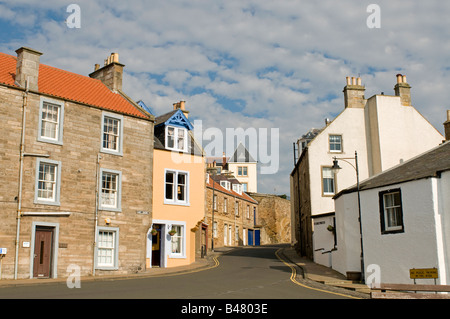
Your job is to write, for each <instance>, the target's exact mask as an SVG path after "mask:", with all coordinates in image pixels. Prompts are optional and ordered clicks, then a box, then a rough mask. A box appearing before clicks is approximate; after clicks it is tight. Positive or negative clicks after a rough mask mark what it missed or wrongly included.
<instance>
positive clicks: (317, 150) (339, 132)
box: [291, 75, 444, 267]
mask: <svg viewBox="0 0 450 319" xmlns="http://www.w3.org/2000/svg"><path fill="white" fill-rule="evenodd" d="M364 91H365V87H364V86H363V85H361V79H360V78H352V79H350V78H347V85H346V86H345V88H344V102H345V108H344V110H343V111H342V112H341V113H340V114H339V115H338V116H337V117H336V118H335V119H334V120H332V121H329V120H327V121H326V126H325V127H324V128H323V129H322V130H321V131H320V132H319V133H318V134H316V136H315V137H314V138H313V139H312V140H311V141H309V142H308V143H307V145H306V147H304V148H303V149H302V151H301V153H300V156H299V160H298V161H297V163H296V166H295V168H294V170H293V172H292V173H291V183H292V184H293V186H291V201H292V205H291V207H292V215H293V216H292V221H293V224H294V226H293V227H294V230H295V231H294V233H295V234H296V235H295V236H296V241H297V242H294V244H296V245H297V247H299V249H298V250H299V251H300V254H301V255H305V256H307V257H309V258H312V259H313V260H314V261H315V262H317V263H319V264H322V265H325V266H329V267H331V266H332V265H333V263H334V261H333V258H332V251H333V250H334V249H335V246H336V240H337V238H336V236H335V235H334V232H333V231H332V228H333V227H335V224H334V220H335V217H334V211H335V203H334V200H333V196H334V195H336V194H337V193H338V192H339V191H340V190H343V189H346V188H348V187H350V186H352V185H355V184H356V170H355V166H356V163H355V159H354V158H355V152H357V157H358V170H359V178H360V180H364V179H366V178H368V177H370V176H373V175H375V174H378V173H380V172H382V171H384V170H386V169H389V168H391V167H393V166H395V165H397V164H399V163H402V162H403V161H406V160H408V159H410V158H412V157H414V156H416V155H418V154H421V153H423V152H425V151H427V150H429V149H431V148H433V147H435V146H437V145H439V144H440V143H441V142H442V140H443V139H444V138H443V136H442V135H441V134H440V133H439V131H438V130H436V129H435V128H434V127H433V126H432V125H431V124H430V123H429V122H428V121H427V120H426V119H425V118H424V117H423V116H422V115H421V114H420V113H419V112H418V111H417V110H416V109H415V108H414V107H413V106H412V105H411V95H410V86H409V85H408V83H406V78H405V77H404V76H402V75H398V76H397V84H396V85H395V87H394V91H395V95H384V94H379V95H378V94H377V95H374V96H372V97H370V98H369V99H365V97H364ZM334 157H337V158H338V159H339V165H340V167H341V168H342V169H341V170H340V172H339V174H338V175H335V174H334V173H333V172H332V170H331V166H332V165H333V159H334ZM329 226H331V227H329ZM337 241H338V240H337ZM337 244H339V242H338V243H337Z"/></svg>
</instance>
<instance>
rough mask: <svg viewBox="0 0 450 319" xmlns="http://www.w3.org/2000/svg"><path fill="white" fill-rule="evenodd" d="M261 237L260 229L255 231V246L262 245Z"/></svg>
mask: <svg viewBox="0 0 450 319" xmlns="http://www.w3.org/2000/svg"><path fill="white" fill-rule="evenodd" d="M259 235H260V230H259V229H255V246H259V245H261V241H260V238H259Z"/></svg>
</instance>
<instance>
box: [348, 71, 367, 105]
mask: <svg viewBox="0 0 450 319" xmlns="http://www.w3.org/2000/svg"><path fill="white" fill-rule="evenodd" d="M346 79H347V85H346V86H345V87H344V91H343V92H344V101H345V107H346V108H347V107H350V108H364V105H365V104H366V100H365V98H364V91H365V90H366V88H365V87H364V86H363V85H361V78H360V77H357V78H355V77H351V78H350V77H349V76H347V77H346Z"/></svg>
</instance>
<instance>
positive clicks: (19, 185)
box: [0, 47, 154, 279]
mask: <svg viewBox="0 0 450 319" xmlns="http://www.w3.org/2000/svg"><path fill="white" fill-rule="evenodd" d="M16 53H17V56H11V55H8V54H4V53H0V101H1V102H0V114H1V116H0V153H1V156H0V176H1V177H2V183H1V184H0V220H1V223H0V246H1V247H2V248H6V249H7V254H6V256H5V257H4V258H3V259H2V278H3V279H8V278H9V279H12V278H14V279H20V278H60V277H67V276H69V275H70V274H71V273H72V271H73V269H74V268H70V269H69V266H71V267H72V265H75V266H76V267H79V271H80V275H82V276H87V275H91V276H92V275H110V274H120V273H135V272H138V271H141V270H144V269H145V249H146V240H145V238H146V234H147V231H148V229H149V227H150V225H151V218H152V193H151V192H150V191H143V190H151V189H152V185H153V184H152V176H153V174H152V167H153V162H152V161H153V139H152V138H151V136H152V135H153V123H154V117H153V116H152V115H150V114H149V113H147V112H146V111H145V110H143V109H142V108H141V107H140V106H139V105H137V104H136V103H134V102H133V101H131V100H130V99H129V98H128V97H127V96H126V95H125V94H124V93H123V92H122V72H123V68H124V65H123V64H121V63H119V61H118V55H117V54H112V55H111V56H109V57H108V59H107V61H106V62H105V65H104V66H103V67H100V66H99V65H96V67H95V70H94V72H92V73H91V74H90V76H89V77H87V76H82V75H79V74H75V73H72V72H68V71H66V70H61V69H58V68H55V67H52V66H48V65H44V64H42V63H40V56H41V55H42V53H41V52H38V51H36V50H33V49H30V48H25V47H22V48H20V49H18V50H17V51H16Z"/></svg>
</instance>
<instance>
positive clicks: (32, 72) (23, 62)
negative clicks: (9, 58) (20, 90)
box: [15, 47, 42, 91]
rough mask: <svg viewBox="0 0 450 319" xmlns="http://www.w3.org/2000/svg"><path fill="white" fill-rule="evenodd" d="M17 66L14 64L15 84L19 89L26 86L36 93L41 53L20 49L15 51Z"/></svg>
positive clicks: (24, 48)
mask: <svg viewBox="0 0 450 319" xmlns="http://www.w3.org/2000/svg"><path fill="white" fill-rule="evenodd" d="M16 53H17V64H16V79H15V80H16V82H17V84H19V85H20V86H21V87H25V85H26V84H27V85H28V88H29V89H30V90H35V91H38V81H39V64H40V57H41V55H42V53H41V52H39V51H36V50H33V49H30V48H26V47H21V48H20V49H18V50H16Z"/></svg>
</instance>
